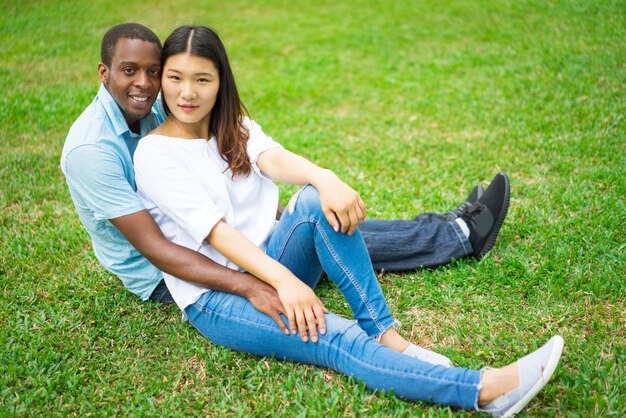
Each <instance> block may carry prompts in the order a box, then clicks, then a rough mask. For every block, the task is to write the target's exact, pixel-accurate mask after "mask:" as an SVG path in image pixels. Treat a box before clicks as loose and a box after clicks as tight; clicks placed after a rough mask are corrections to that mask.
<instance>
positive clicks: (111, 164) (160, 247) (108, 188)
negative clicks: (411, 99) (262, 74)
mask: <svg viewBox="0 0 626 418" xmlns="http://www.w3.org/2000/svg"><path fill="white" fill-rule="evenodd" d="M160 56H161V43H160V41H159V39H158V37H157V36H156V35H155V34H154V33H153V32H152V31H151V30H149V29H148V28H146V27H144V26H141V25H138V24H135V23H127V24H121V25H117V26H114V27H113V28H111V29H110V30H109V31H108V32H107V33H106V34H105V36H104V38H103V40H102V49H101V58H102V62H101V63H100V64H99V65H98V75H99V77H100V80H101V82H102V86H101V87H100V90H99V91H98V94H97V96H96V98H95V99H94V101H93V102H92V103H91V104H90V105H89V106H88V107H87V109H85V111H84V112H83V113H82V114H81V116H80V117H79V118H78V119H77V120H76V121H75V123H74V124H73V125H72V128H71V129H70V132H69V134H68V136H67V139H66V142H65V146H64V147H63V153H62V157H61V168H62V170H63V173H64V174H65V176H66V180H67V184H68V187H69V190H70V194H71V196H72V200H73V201H74V204H75V207H76V210H77V212H78V214H79V217H80V219H81V221H82V223H83V225H84V226H85V228H86V229H87V231H88V232H89V235H90V237H91V239H92V242H93V247H94V251H95V254H96V257H97V258H98V260H99V261H100V262H101V263H102V264H103V265H104V267H106V268H107V269H108V270H109V271H110V272H112V273H113V274H115V275H117V276H118V277H119V278H120V279H121V280H122V281H123V283H124V285H125V286H126V287H127V288H128V289H129V290H130V291H132V292H133V293H135V294H136V295H138V296H139V297H140V298H141V299H143V300H147V299H150V300H156V301H162V302H171V296H170V295H169V293H168V291H167V287H166V286H165V284H164V281H163V276H162V273H161V271H165V272H168V273H170V274H172V275H174V276H176V277H179V278H182V279H184V280H187V281H190V282H194V283H198V284H201V285H203V286H206V287H207V288H210V289H214V290H218V291H222V292H227V293H232V294H236V295H239V296H242V297H244V298H246V299H248V300H249V301H250V302H251V303H252V304H253V305H254V307H255V308H257V309H258V310H259V311H261V312H263V313H265V314H267V315H269V316H270V317H271V318H272V319H273V320H274V321H275V322H276V323H277V324H278V325H279V326H280V328H281V329H282V330H283V331H286V330H287V327H286V325H285V323H284V322H283V320H282V318H281V316H280V314H281V313H283V307H282V304H281V303H280V300H279V299H278V297H277V294H276V292H275V290H274V289H273V288H272V287H270V286H269V285H267V284H266V283H264V282H262V281H261V280H258V279H257V278H255V277H253V276H251V275H249V274H246V273H241V272H237V271H234V270H231V269H228V268H226V267H223V266H220V265H218V264H216V263H214V262H213V261H212V260H210V259H208V258H206V257H204V256H203V255H201V254H199V253H198V252H195V251H192V250H189V249H187V248H184V247H181V246H178V245H176V244H173V243H172V242H170V241H168V240H167V239H166V238H165V237H164V235H163V234H162V232H161V230H160V229H159V227H158V226H157V224H156V223H155V222H154V220H153V219H152V218H151V216H150V215H149V214H148V212H147V211H146V210H145V209H144V207H143V205H142V203H141V200H140V199H139V198H138V197H137V195H136V193H135V191H136V186H135V178H134V171H133V153H134V151H135V148H136V146H137V142H138V141H139V139H141V137H143V136H144V135H146V134H147V133H148V132H149V131H151V130H153V129H155V128H156V127H157V126H158V125H159V124H160V123H161V122H162V121H163V120H164V115H163V111H162V109H161V106H160V102H158V101H157V98H158V94H159V89H160V82H161V80H160V77H161V64H160ZM508 203H509V183H508V178H507V177H506V175H504V174H498V175H497V176H496V177H495V178H494V181H493V182H492V184H491V185H490V186H489V187H488V188H487V190H486V191H485V192H484V194H483V193H482V187H480V186H477V187H476V188H474V190H473V191H472V194H471V195H470V197H469V198H468V201H467V202H465V203H464V204H462V205H461V206H460V207H459V208H458V209H456V210H455V211H453V212H450V213H448V214H446V215H438V214H423V215H420V216H418V217H417V218H415V219H413V220H393V221H383V220H368V221H366V222H364V223H363V224H362V225H361V232H362V234H363V237H364V239H365V242H366V244H367V246H368V250H369V252H370V256H371V258H372V261H373V264H374V267H375V268H376V269H378V270H382V269H384V270H387V271H401V270H411V269H416V268H419V267H422V266H435V265H439V264H445V263H448V262H450V260H451V259H453V258H454V259H458V258H462V257H465V256H473V257H475V258H481V257H482V256H483V255H484V254H486V253H487V252H488V251H489V250H491V248H492V247H493V245H494V243H495V240H496V237H497V235H498V231H499V229H500V226H501V224H502V222H503V221H504V218H505V216H506V213H507V209H508Z"/></svg>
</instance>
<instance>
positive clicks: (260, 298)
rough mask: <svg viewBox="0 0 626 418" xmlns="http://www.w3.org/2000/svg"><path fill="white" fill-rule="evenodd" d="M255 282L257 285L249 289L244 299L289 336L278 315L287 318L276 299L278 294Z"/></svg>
mask: <svg viewBox="0 0 626 418" xmlns="http://www.w3.org/2000/svg"><path fill="white" fill-rule="evenodd" d="M250 277H253V276H250ZM255 280H256V281H257V282H258V283H257V284H255V285H254V288H253V289H251V291H250V294H248V295H246V299H248V300H249V301H250V303H252V306H254V307H255V308H256V309H257V310H258V311H260V312H263V313H264V314H265V315H267V316H269V317H270V318H272V319H273V320H274V322H276V325H278V326H279V327H280V329H281V331H282V332H283V333H284V334H285V335H289V329H288V328H287V325H286V324H285V321H283V318H282V317H281V316H280V314H283V315H285V316H287V312H286V311H285V307H284V306H283V304H282V302H281V301H280V298H279V297H278V293H277V292H276V290H275V289H274V288H273V287H272V286H270V285H269V284H267V283H265V282H263V281H261V280H258V279H256V278H255Z"/></svg>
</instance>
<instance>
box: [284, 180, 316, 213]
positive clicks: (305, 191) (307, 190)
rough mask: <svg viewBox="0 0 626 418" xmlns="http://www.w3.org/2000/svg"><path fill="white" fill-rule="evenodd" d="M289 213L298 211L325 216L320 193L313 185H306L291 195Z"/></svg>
mask: <svg viewBox="0 0 626 418" xmlns="http://www.w3.org/2000/svg"><path fill="white" fill-rule="evenodd" d="M287 211H288V213H289V214H293V213H294V212H296V211H298V212H299V213H301V214H304V215H307V216H313V217H315V216H323V215H324V212H323V210H322V205H321V203H320V194H319V192H318V191H317V189H316V188H315V187H313V186H312V185H310V184H309V185H306V186H304V187H303V188H302V189H300V190H299V191H298V192H297V193H296V194H294V195H293V196H292V197H291V200H290V201H289V204H288V205H287Z"/></svg>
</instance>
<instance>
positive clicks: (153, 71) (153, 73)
mask: <svg viewBox="0 0 626 418" xmlns="http://www.w3.org/2000/svg"><path fill="white" fill-rule="evenodd" d="M148 74H150V75H151V76H152V77H158V76H159V70H150V71H148Z"/></svg>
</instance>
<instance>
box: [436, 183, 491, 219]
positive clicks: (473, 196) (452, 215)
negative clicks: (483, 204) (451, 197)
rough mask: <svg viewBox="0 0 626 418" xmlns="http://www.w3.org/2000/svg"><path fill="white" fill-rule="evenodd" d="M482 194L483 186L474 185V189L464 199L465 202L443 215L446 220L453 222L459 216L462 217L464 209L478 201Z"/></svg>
mask: <svg viewBox="0 0 626 418" xmlns="http://www.w3.org/2000/svg"><path fill="white" fill-rule="evenodd" d="M483 193H484V190H483V185H482V184H478V185H476V187H474V188H473V189H472V191H471V192H470V194H469V196H467V199H465V202H463V203H461V204H460V205H459V207H458V208H456V209H454V210H452V211H450V212H447V213H445V214H444V215H445V216H446V220H448V221H453V220H455V219H456V218H460V217H461V215H463V212H464V211H465V209H467V208H468V207H469V206H470V205H471V204H472V203H474V202H475V201H477V200H478V199H480V197H481V196H482V195H483Z"/></svg>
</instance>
